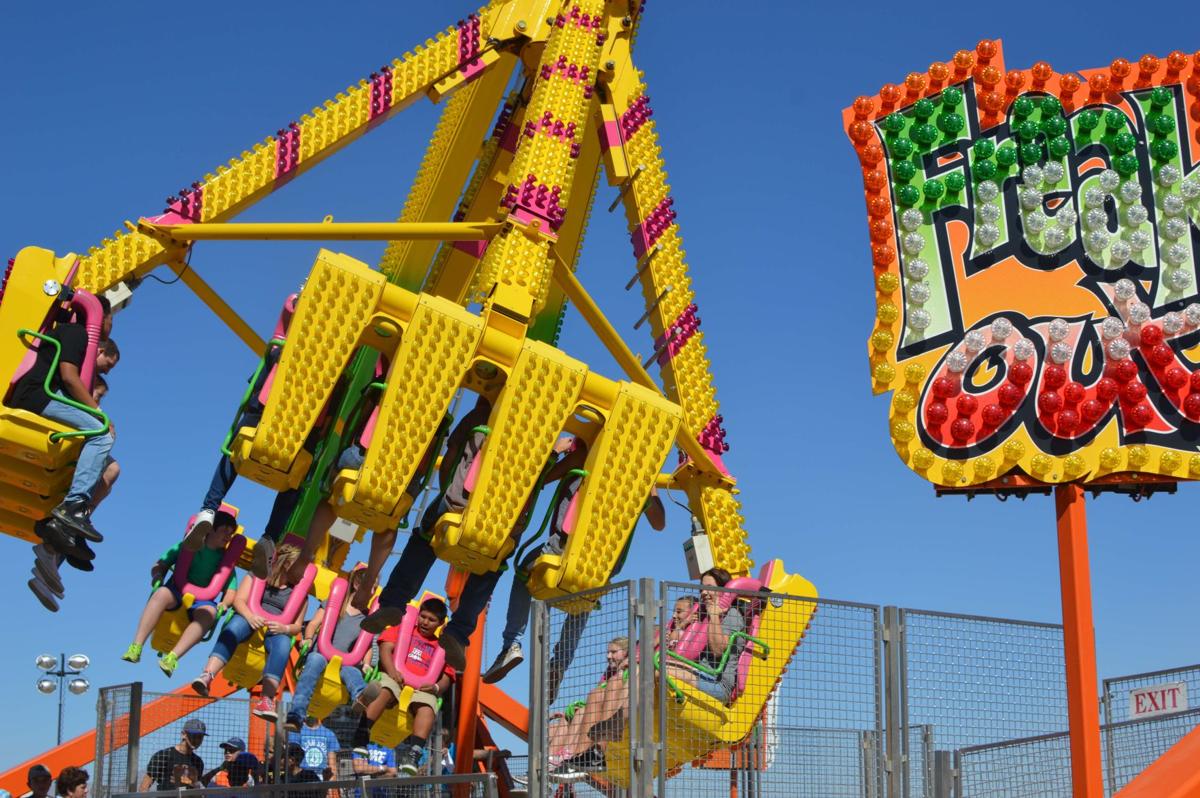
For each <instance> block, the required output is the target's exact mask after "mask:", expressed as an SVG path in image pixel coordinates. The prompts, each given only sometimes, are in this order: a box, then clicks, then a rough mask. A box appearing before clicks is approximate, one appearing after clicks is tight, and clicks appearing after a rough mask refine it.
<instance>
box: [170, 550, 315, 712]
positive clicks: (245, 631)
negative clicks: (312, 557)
mask: <svg viewBox="0 0 1200 798" xmlns="http://www.w3.org/2000/svg"><path fill="white" fill-rule="evenodd" d="M299 556H300V549H299V548H298V547H296V546H292V545H285V546H280V547H279V548H278V549H277V550H276V552H275V559H274V560H273V561H272V562H271V569H270V572H269V573H268V575H267V578H266V585H265V587H264V588H263V591H262V598H261V600H260V601H259V602H258V604H257V606H258V607H261V608H262V609H263V610H264V611H266V612H269V613H271V614H273V615H276V616H280V615H282V613H283V612H284V610H285V608H286V607H287V606H288V603H289V599H291V597H292V591H293V590H294V589H295V587H296V584H297V582H298V581H299V580H297V579H296V578H294V577H293V575H292V573H291V572H292V566H293V565H294V564H295V563H296V560H297V558H299ZM258 581H259V580H258V578H257V577H250V578H248V579H244V580H242V584H241V585H240V586H239V587H238V591H237V595H235V596H234V598H233V609H234V610H235V612H236V613H237V614H236V615H234V616H233V618H231V619H230V621H229V623H227V624H225V628H224V629H222V630H221V634H220V635H218V636H217V644H216V645H215V646H213V650H212V655H211V656H209V658H208V664H207V665H205V666H204V671H203V672H202V673H201V674H200V675H199V676H197V677H196V678H195V679H194V680H192V689H193V690H195V691H196V692H197V693H198V694H200V695H203V696H206V695H208V688H209V686H210V685H211V684H212V680H213V679H214V678H215V677H216V676H217V674H219V673H220V672H221V669H222V668H224V667H225V663H227V662H228V661H229V658H230V657H232V656H233V652H234V651H235V650H236V649H237V647H238V646H239V645H241V644H242V643H244V642H245V641H246V640H248V639H250V636H251V635H253V634H254V633H255V632H256V631H258V630H259V629H262V630H264V632H265V637H264V638H263V647H264V648H265V649H266V655H267V656H266V660H267V661H266V665H265V666H264V667H263V675H262V680H261V684H262V698H261V699H259V701H258V703H256V704H255V705H254V709H253V712H254V714H255V715H257V716H258V717H260V718H263V719H264V720H267V721H271V722H274V721H275V720H276V714H275V695H276V693H277V692H278V691H279V680H280V679H282V678H283V671H284V669H285V668H286V667H287V663H288V654H289V653H290V652H291V650H292V638H293V637H294V636H295V635H298V634H300V632H301V630H302V628H303V624H302V623H301V622H302V620H303V619H304V613H305V610H306V609H307V605H308V600H307V599H305V600H304V601H302V602H300V605H299V611H298V612H296V613H295V614H294V615H293V616H292V617H291V618H290V619H288V621H287V622H286V623H285V622H281V621H274V620H268V619H267V618H264V617H263V616H262V615H260V614H258V613H257V612H255V610H254V609H253V608H252V607H251V595H252V592H253V589H254V585H255V584H256V583H257V582H258Z"/></svg>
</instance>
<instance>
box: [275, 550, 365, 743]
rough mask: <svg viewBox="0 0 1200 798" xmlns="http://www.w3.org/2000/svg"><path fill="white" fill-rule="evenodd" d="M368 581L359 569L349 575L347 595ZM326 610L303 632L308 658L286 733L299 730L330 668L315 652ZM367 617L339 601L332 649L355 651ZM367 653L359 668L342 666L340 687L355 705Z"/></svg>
mask: <svg viewBox="0 0 1200 798" xmlns="http://www.w3.org/2000/svg"><path fill="white" fill-rule="evenodd" d="M366 577H367V572H366V570H365V569H363V568H358V569H356V570H355V571H354V573H352V574H351V575H350V594H351V595H353V594H354V591H356V590H358V589H359V588H360V587H361V586H362V583H363V581H364V580H365V579H366ZM368 587H369V588H370V592H374V591H375V585H372V584H368ZM325 611H326V608H325V607H321V608H320V609H319V610H317V611H316V613H315V614H314V615H313V617H312V620H311V621H309V622H308V625H307V626H305V628H304V639H303V643H304V645H306V646H308V655H307V656H306V658H305V660H304V669H303V670H302V671H301V672H300V678H299V679H297V680H296V692H295V694H294V695H293V696H292V705H291V707H290V708H289V710H288V714H287V721H286V725H287V729H288V731H292V732H298V731H300V726H301V724H302V723H304V719H305V717H306V716H307V714H308V704H309V702H310V701H312V697H313V693H314V692H316V689H317V686H318V685H319V684H320V683H321V679H322V678H324V676H325V667H326V666H327V665H328V664H329V662H328V660H326V659H325V657H324V656H322V654H321V652H320V651H318V650H317V648H316V638H317V633H318V632H319V631H320V629H321V624H322V622H323V621H324V620H325ZM365 617H366V616H365V615H364V614H363V613H362V611H361V610H359V609H358V608H357V607H355V606H354V605H353V604H352V603H351V602H350V600H349V596H347V597H346V598H345V599H344V600H343V601H342V611H341V615H340V616H338V620H337V626H335V627H334V629H333V639H332V641H331V642H332V643H333V647H334V648H335V649H337V650H339V651H349V650H350V649H352V648H354V644H355V643H356V642H357V640H358V635H359V633H360V632H361V631H362V622H363V618H365ZM370 664H371V654H370V652H368V653H367V655H366V656H365V657H364V658H363V660H362V661H361V662H360V663H358V665H343V666H342V669H341V671H340V673H339V675H340V676H341V679H342V684H343V685H344V686H345V688H346V690H347V691H348V692H349V693H350V700H351V701H354V700H355V699H357V698H358V696H359V694H360V693H362V691H363V688H365V687H366V686H367V682H366V677H365V676H364V675H363V670H364V669H365V668H367V667H368V666H370Z"/></svg>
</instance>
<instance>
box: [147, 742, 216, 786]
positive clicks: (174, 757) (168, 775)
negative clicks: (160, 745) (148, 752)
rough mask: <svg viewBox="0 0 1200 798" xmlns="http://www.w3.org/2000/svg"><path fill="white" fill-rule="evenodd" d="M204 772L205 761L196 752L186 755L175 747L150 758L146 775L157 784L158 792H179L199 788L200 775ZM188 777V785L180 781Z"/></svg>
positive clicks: (165, 749)
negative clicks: (180, 789)
mask: <svg viewBox="0 0 1200 798" xmlns="http://www.w3.org/2000/svg"><path fill="white" fill-rule="evenodd" d="M203 772H204V761H203V760H202V759H200V757H198V756H196V754H195V752H192V753H190V754H185V753H182V752H180V750H179V749H178V748H176V747H175V746H171V747H170V748H164V749H163V750H161V751H159V752H158V753H156V754H155V755H154V756H152V757H150V764H148V765H146V773H148V774H149V775H150V778H152V779H154V781H155V782H157V784H158V786H157V787H155V789H156V790H177V789H179V788H180V787H199V786H200V774H202V773H203ZM185 775H186V776H187V777H188V778H187V779H183V780H184V781H187V782H188V783H186V784H180V783H179V780H181V779H182V777H183V776H185Z"/></svg>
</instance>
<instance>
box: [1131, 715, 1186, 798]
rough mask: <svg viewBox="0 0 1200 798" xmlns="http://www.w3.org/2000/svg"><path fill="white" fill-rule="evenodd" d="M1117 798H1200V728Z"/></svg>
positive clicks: (1160, 758)
mask: <svg viewBox="0 0 1200 798" xmlns="http://www.w3.org/2000/svg"><path fill="white" fill-rule="evenodd" d="M1117 798H1200V727H1198V728H1195V729H1192V730H1191V732H1189V733H1188V735H1187V736H1186V737H1184V738H1183V739H1182V740H1180V741H1179V742H1177V743H1175V745H1173V746H1171V748H1169V749H1168V750H1167V752H1166V753H1165V754H1163V755H1162V756H1160V757H1159V758H1158V759H1156V760H1155V761H1154V762H1153V763H1152V764H1151V765H1150V767H1148V768H1146V769H1145V770H1143V771H1142V772H1141V773H1140V774H1139V775H1138V776H1137V778H1135V779H1134V780H1133V781H1131V782H1129V784H1127V785H1126V786H1125V789H1123V790H1121V791H1120V792H1118V793H1117Z"/></svg>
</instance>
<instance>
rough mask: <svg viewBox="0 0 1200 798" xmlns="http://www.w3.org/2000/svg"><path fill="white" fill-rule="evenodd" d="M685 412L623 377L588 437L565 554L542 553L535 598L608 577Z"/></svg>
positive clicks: (534, 575)
mask: <svg viewBox="0 0 1200 798" xmlns="http://www.w3.org/2000/svg"><path fill="white" fill-rule="evenodd" d="M679 420H680V411H679V407H678V405H675V404H673V403H671V402H668V401H667V400H666V399H664V398H662V397H661V396H659V395H658V394H656V393H654V392H652V391H649V390H647V389H645V388H643V387H641V386H640V385H633V384H631V383H624V384H622V385H621V388H620V391H619V393H618V395H617V400H616V403H615V404H614V406H613V409H612V411H611V412H610V413H609V414H608V416H607V418H605V419H604V420H603V421H604V423H603V426H602V427H601V428H600V430H599V432H598V433H597V434H596V436H595V438H594V439H593V440H592V441H589V446H588V456H587V462H586V464H585V465H584V467H583V469H584V471H586V472H587V476H586V477H584V479H583V482H582V483H581V484H580V486H579V490H578V492H577V493H576V494H575V496H574V498H573V499H572V505H573V506H572V507H571V508H570V511H569V512H568V516H569V517H568V521H569V522H572V521H573V523H571V525H570V528H568V529H565V530H564V531H566V532H568V534H567V542H566V546H565V547H564V548H563V552H562V554H543V555H541V556H540V557H538V558H537V560H535V561H534V563H533V565H532V566H530V568H529V581H528V587H529V592H530V594H532V595H533V597H534V598H538V599H543V600H544V599H550V598H556V597H558V596H564V595H567V594H569V593H578V592H581V591H584V590H591V589H592V588H597V587H602V586H603V585H606V584H608V580H609V578H610V576H611V575H612V573H613V571H614V570H615V569H616V567H617V563H618V560H619V559H620V557H621V553H622V552H623V551H625V547H626V546H627V545H628V544H629V541H630V538H631V537H632V536H633V530H634V527H635V526H636V525H637V522H638V519H639V518H640V517H641V514H642V509H643V507H645V505H646V501H647V499H648V498H649V496H650V490H651V488H653V486H654V480H655V478H656V477H657V475H658V470H659V468H661V466H662V464H663V461H665V460H666V458H667V455H668V454H670V451H671V446H672V444H673V443H674V442H675V432H676V429H677V428H678V426H679ZM568 609H569V608H568ZM581 609H582V608H581Z"/></svg>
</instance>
